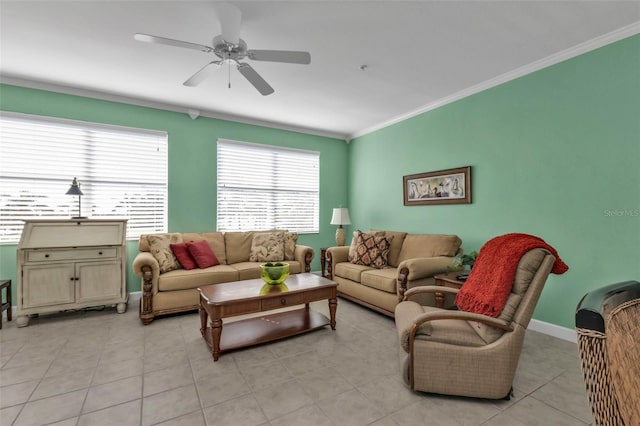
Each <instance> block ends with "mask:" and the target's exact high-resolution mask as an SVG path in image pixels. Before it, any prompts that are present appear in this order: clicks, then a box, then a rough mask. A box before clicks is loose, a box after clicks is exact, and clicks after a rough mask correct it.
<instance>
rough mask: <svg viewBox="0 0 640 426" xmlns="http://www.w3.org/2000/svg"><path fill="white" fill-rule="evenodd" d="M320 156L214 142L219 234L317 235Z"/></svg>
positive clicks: (317, 153) (225, 141)
mask: <svg viewBox="0 0 640 426" xmlns="http://www.w3.org/2000/svg"><path fill="white" fill-rule="evenodd" d="M319 170H320V153H319V152H315V151H304V150H297V149H289V148H281V147H276V146H269V145H256V144H250V143H244V142H236V141H229V140H222V139H219V140H218V221H217V223H218V231H246V230H256V229H287V230H290V231H295V232H301V233H305V232H306V233H311V232H318V230H319V220H318V211H319V207H318V205H319V193H320V191H319V187H320V172H319Z"/></svg>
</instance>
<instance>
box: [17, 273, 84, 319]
mask: <svg viewBox="0 0 640 426" xmlns="http://www.w3.org/2000/svg"><path fill="white" fill-rule="evenodd" d="M74 278H75V274H74V265H73V263H62V264H55V265H42V266H25V267H24V268H23V269H22V306H23V307H25V308H34V307H37V306H51V305H61V304H65V303H73V302H74V299H75V294H74V288H75V279H74Z"/></svg>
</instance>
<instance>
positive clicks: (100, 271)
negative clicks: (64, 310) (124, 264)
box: [76, 261, 122, 303]
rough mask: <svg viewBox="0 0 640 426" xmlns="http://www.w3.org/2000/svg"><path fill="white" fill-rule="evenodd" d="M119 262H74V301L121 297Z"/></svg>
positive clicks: (81, 301)
mask: <svg viewBox="0 0 640 426" xmlns="http://www.w3.org/2000/svg"><path fill="white" fill-rule="evenodd" d="M120 268H121V263H120V262H118V261H112V262H80V263H76V277H78V281H77V286H76V302H78V303H83V302H91V301H97V302H99V301H104V300H105V299H111V298H116V297H121V295H122V288H121V285H122V280H121V274H122V271H121V269H120Z"/></svg>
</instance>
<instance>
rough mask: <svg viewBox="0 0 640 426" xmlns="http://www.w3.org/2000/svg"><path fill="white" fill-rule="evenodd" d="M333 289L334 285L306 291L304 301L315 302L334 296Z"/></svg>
mask: <svg viewBox="0 0 640 426" xmlns="http://www.w3.org/2000/svg"><path fill="white" fill-rule="evenodd" d="M335 291H336V289H335V287H333V288H321V289H318V290H313V291H308V292H306V293H305V302H315V301H316V300H323V299H331V298H332V297H336V293H335Z"/></svg>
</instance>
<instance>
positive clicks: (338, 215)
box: [331, 207, 351, 225]
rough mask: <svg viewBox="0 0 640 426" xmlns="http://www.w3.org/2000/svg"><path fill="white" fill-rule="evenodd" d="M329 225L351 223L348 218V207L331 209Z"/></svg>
mask: <svg viewBox="0 0 640 426" xmlns="http://www.w3.org/2000/svg"><path fill="white" fill-rule="evenodd" d="M331 225H351V219H350V218H349V209H348V208H346V207H338V208H335V209H333V216H332V217H331Z"/></svg>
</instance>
